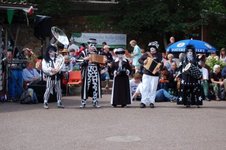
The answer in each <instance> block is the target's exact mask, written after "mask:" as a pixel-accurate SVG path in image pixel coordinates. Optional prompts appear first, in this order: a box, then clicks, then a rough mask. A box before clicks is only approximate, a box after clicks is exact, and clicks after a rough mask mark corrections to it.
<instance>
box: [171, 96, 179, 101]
mask: <svg viewBox="0 0 226 150" xmlns="http://www.w3.org/2000/svg"><path fill="white" fill-rule="evenodd" d="M177 99H178V98H177V97H176V96H174V97H173V98H172V99H171V100H170V102H177Z"/></svg>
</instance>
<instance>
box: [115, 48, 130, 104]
mask: <svg viewBox="0 0 226 150" xmlns="http://www.w3.org/2000/svg"><path fill="white" fill-rule="evenodd" d="M115 54H116V55H117V58H116V59H115V61H114V62H113V64H112V69H113V70H114V81H113V88H112V97H111V104H112V106H113V107H116V106H117V105H121V106H122V107H125V106H126V105H128V104H131V92H130V85H129V74H130V72H131V67H130V65H129V61H128V60H127V59H126V58H125V57H124V54H125V50H124V49H123V48H118V49H116V50H115Z"/></svg>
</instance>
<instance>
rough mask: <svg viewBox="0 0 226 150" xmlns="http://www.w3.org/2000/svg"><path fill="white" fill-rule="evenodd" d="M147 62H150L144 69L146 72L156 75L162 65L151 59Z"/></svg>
mask: <svg viewBox="0 0 226 150" xmlns="http://www.w3.org/2000/svg"><path fill="white" fill-rule="evenodd" d="M147 61H148V62H147V63H146V64H145V65H144V68H145V69H146V70H149V71H150V72H152V73H153V74H156V73H157V72H158V71H159V68H160V67H161V63H158V62H157V61H155V60H154V59H153V58H151V57H148V58H147Z"/></svg>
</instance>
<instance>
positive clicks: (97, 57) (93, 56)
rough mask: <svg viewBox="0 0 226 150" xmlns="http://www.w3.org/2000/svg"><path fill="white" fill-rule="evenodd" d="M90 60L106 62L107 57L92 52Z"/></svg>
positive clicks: (100, 62)
mask: <svg viewBox="0 0 226 150" xmlns="http://www.w3.org/2000/svg"><path fill="white" fill-rule="evenodd" d="M90 61H91V62H94V63H99V64H105V59H104V56H103V55H98V54H90Z"/></svg>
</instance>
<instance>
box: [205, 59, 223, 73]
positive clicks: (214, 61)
mask: <svg viewBox="0 0 226 150" xmlns="http://www.w3.org/2000/svg"><path fill="white" fill-rule="evenodd" d="M206 65H208V66H209V67H210V69H211V70H213V67H214V65H220V66H221V69H222V68H224V67H225V66H226V63H225V62H222V61H220V60H218V59H216V58H214V57H209V58H207V60H206Z"/></svg>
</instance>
